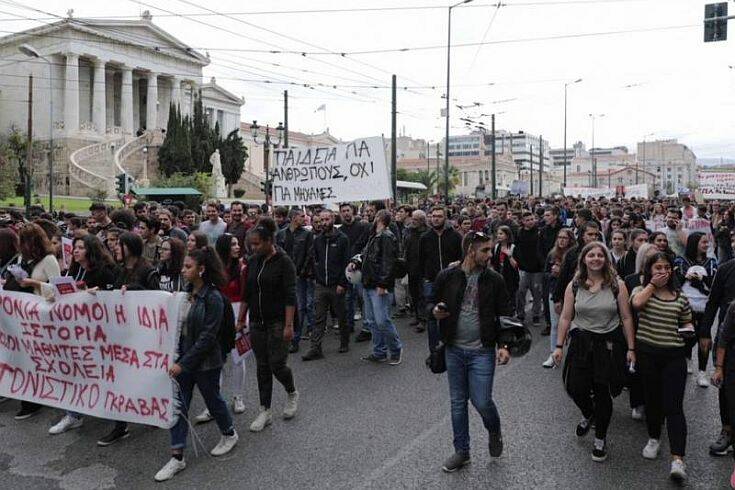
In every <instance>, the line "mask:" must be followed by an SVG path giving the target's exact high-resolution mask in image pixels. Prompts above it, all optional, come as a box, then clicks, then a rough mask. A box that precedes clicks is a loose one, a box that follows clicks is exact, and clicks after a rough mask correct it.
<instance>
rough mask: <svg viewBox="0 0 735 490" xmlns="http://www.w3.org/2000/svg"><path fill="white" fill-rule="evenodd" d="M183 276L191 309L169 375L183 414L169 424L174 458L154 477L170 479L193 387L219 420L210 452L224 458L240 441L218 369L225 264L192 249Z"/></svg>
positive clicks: (178, 460)
mask: <svg viewBox="0 0 735 490" xmlns="http://www.w3.org/2000/svg"><path fill="white" fill-rule="evenodd" d="M183 274H184V277H185V279H186V281H187V282H188V283H189V302H190V303H191V307H190V308H189V312H188V313H187V315H186V320H185V321H184V324H183V326H182V329H181V335H180V336H179V348H178V352H177V355H178V357H177V358H176V362H175V363H174V364H173V365H172V366H171V367H170V368H169V375H170V376H171V377H172V378H174V379H175V380H176V383H177V385H178V387H179V391H178V394H177V402H178V403H177V408H178V410H179V412H180V413H179V417H178V419H177V420H176V424H175V425H174V426H173V427H172V428H171V431H170V432H171V459H170V460H169V461H168V463H166V465H165V466H164V467H163V468H161V469H160V470H159V471H158V473H156V476H155V480H156V481H165V480H170V479H171V478H173V477H174V475H176V473H178V472H180V471H181V470H183V469H184V468H186V462H185V461H184V449H185V448H186V437H187V435H188V433H189V424H188V421H187V414H188V412H189V406H190V405H191V399H192V397H193V395H194V386H196V387H197V388H198V389H199V392H200V393H201V394H202V398H204V403H205V405H206V406H207V409H209V411H210V413H212V414H213V416H214V419H215V420H216V421H217V426H218V428H219V430H220V432H221V434H222V435H221V437H220V440H219V442H218V443H217V445H216V446H215V447H214V448H213V449H212V450H211V451H210V454H211V455H212V456H224V455H225V454H227V453H229V452H230V451H232V449H233V448H234V447H235V445H236V444H237V441H238V439H239V437H238V435H237V432H236V431H235V425H234V423H233V422H232V416H231V415H230V411H229V410H228V409H227V404H226V403H225V401H224V400H223V399H222V395H221V394H220V384H219V383H220V381H219V380H220V372H221V371H222V365H223V362H224V361H223V358H222V349H221V346H220V342H219V341H218V339H219V336H220V326H221V325H222V323H223V315H224V314H225V308H224V301H223V299H222V293H220V291H219V288H221V287H222V286H224V284H225V276H224V273H223V272H222V263H221V261H220V260H219V257H217V254H216V252H215V251H214V249H213V248H212V247H204V248H199V249H195V250H193V251H192V252H191V253H189V255H187V256H186V258H185V259H184V267H183Z"/></svg>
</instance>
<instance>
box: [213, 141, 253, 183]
mask: <svg viewBox="0 0 735 490" xmlns="http://www.w3.org/2000/svg"><path fill="white" fill-rule="evenodd" d="M219 153H220V160H221V161H222V173H223V174H224V176H225V182H226V183H227V184H228V185H233V184H235V183H237V181H238V180H240V175H242V171H243V169H244V168H245V160H246V159H247V157H248V150H247V148H246V147H245V144H244V143H243V141H242V138H241V137H240V132H239V131H238V130H237V129H234V130H232V131H231V132H230V134H228V135H227V138H225V139H224V141H222V143H221V145H220V147H219Z"/></svg>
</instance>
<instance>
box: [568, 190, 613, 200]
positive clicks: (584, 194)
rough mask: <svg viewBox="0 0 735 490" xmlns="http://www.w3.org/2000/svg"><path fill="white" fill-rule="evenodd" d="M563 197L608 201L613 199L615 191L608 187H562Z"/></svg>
mask: <svg viewBox="0 0 735 490" xmlns="http://www.w3.org/2000/svg"><path fill="white" fill-rule="evenodd" d="M563 193H564V195H565V196H573V197H581V198H583V199H586V198H588V197H606V198H608V199H610V198H613V197H615V189H611V188H609V187H600V188H598V187H564V189H563Z"/></svg>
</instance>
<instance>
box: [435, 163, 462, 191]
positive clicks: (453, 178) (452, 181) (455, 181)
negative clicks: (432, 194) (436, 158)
mask: <svg viewBox="0 0 735 490" xmlns="http://www.w3.org/2000/svg"><path fill="white" fill-rule="evenodd" d="M444 176H445V172H444V167H440V168H439V174H438V175H437V177H438V179H439V180H438V187H439V188H440V189H441V191H444V182H445V181H446V180H445V177H444ZM459 178H460V176H459V170H457V167H452V166H450V167H449V192H450V193H451V192H452V190H453V189H454V188H455V187H457V186H458V185H459Z"/></svg>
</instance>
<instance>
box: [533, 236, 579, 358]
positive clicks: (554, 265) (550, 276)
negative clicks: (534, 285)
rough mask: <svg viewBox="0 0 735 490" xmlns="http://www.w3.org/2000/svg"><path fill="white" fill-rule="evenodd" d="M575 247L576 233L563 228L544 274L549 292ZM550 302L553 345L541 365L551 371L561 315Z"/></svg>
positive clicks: (547, 259)
mask: <svg viewBox="0 0 735 490" xmlns="http://www.w3.org/2000/svg"><path fill="white" fill-rule="evenodd" d="M573 246H574V232H573V231H572V230H571V228H562V229H560V230H559V231H558V232H557V234H556V241H555V242H554V248H552V249H551V250H550V251H549V254H548V255H547V256H546V263H545V265H544V273H545V274H546V277H547V281H548V282H549V291H553V290H554V288H555V287H556V281H557V279H559V272H561V264H562V263H563V262H564V256H565V255H566V254H567V252H568V251H569V249H570V248H572V247H573ZM547 301H548V302H549V310H550V314H551V329H550V331H549V333H550V335H549V341H550V343H551V353H550V354H549V357H548V358H547V359H546V360H545V361H544V362H543V363H542V364H541V365H542V366H543V367H545V368H547V369H550V368H553V367H554V366H555V363H554V357H553V356H554V350H555V349H556V336H557V328H558V326H559V315H557V313H556V311H555V310H554V302H553V301H552V300H551V297H549V298H547Z"/></svg>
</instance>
